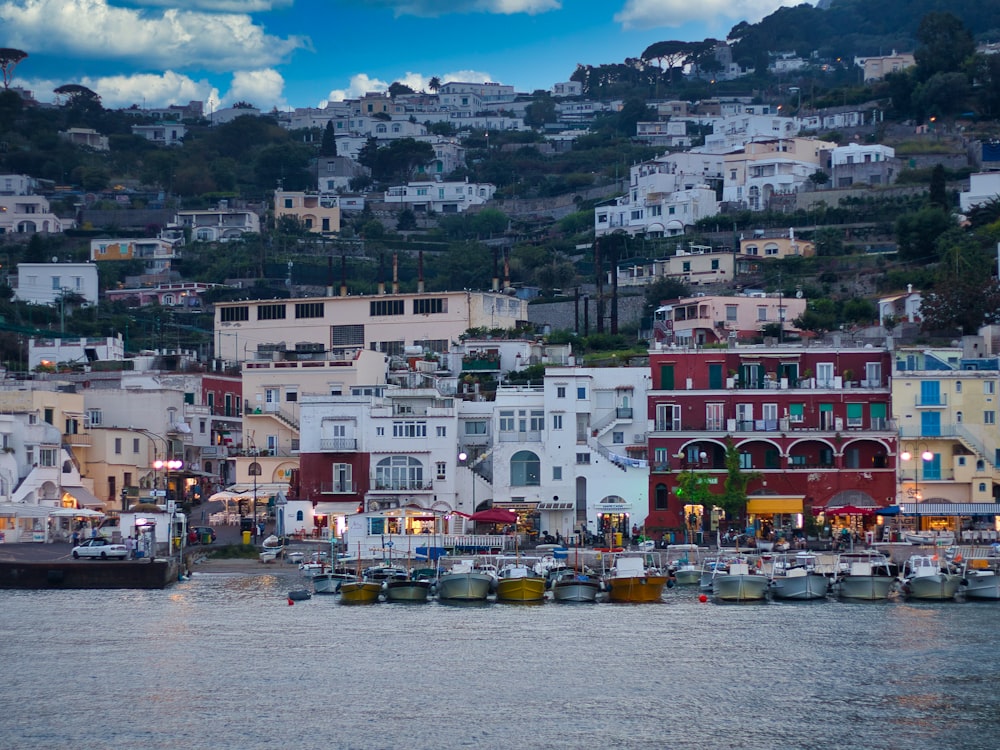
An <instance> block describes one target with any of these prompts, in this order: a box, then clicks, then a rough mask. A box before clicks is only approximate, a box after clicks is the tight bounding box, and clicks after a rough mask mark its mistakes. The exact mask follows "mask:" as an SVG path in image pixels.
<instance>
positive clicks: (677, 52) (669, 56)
mask: <svg viewBox="0 0 1000 750" xmlns="http://www.w3.org/2000/svg"><path fill="white" fill-rule="evenodd" d="M696 51H701V46H700V45H698V44H697V43H696V42H681V41H667V42H654V43H653V44H651V45H649V46H648V47H646V49H645V50H644V51H643V53H642V54H641V55H640V56H639V57H640V59H642V60H643V61H647V62H648V61H651V60H656V61H657V63H658V64H659V66H660V69H661V70H662V69H663V63H664V62H665V63H666V68H667V74H668V77H669V78H670V84H671V85H673V83H674V68H680V67H683V66H684V64H685V63H686V62H687V61H688V59H689V58H690V57H691V55H692V53H694V52H696Z"/></svg>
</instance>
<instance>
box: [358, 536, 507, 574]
mask: <svg viewBox="0 0 1000 750" xmlns="http://www.w3.org/2000/svg"><path fill="white" fill-rule="evenodd" d="M514 541H515V537H514V536H513V535H506V534H379V535H377V536H374V535H373V536H368V535H362V536H351V535H350V534H349V535H348V536H347V537H346V538H345V539H344V543H345V548H346V549H347V550H348V551H349V554H352V555H356V554H357V553H358V548H359V547H360V549H361V557H362V558H365V559H369V560H371V559H380V560H388V559H390V558H391V559H395V560H403V559H405V558H406V557H407V555H415V554H416V553H417V547H443V548H444V549H446V550H448V551H449V553H450V554H462V553H463V552H465V553H476V552H480V553H488V552H502V551H504V550H507V549H513V548H514ZM390 542H391V545H390V544H389V543H390ZM442 567H445V568H447V567H450V563H448V562H445V563H444V564H443V566H442Z"/></svg>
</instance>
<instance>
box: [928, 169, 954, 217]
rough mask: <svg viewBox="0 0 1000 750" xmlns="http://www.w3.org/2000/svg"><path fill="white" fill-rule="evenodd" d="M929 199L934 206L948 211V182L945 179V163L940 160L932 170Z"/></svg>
mask: <svg viewBox="0 0 1000 750" xmlns="http://www.w3.org/2000/svg"><path fill="white" fill-rule="evenodd" d="M928 201H929V203H930V204H931V205H932V206H937V207H938V208H940V209H943V210H945V211H947V210H948V209H949V208H950V206H949V205H948V183H947V181H946V179H945V172H944V164H941V163H940V162H938V163H937V164H935V165H934V169H933V170H932V171H931V189H930V195H929V197H928Z"/></svg>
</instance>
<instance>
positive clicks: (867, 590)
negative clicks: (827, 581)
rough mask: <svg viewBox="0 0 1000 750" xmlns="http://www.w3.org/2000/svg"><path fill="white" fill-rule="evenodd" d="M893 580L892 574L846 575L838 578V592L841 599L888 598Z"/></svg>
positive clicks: (873, 599) (866, 599)
mask: <svg viewBox="0 0 1000 750" xmlns="http://www.w3.org/2000/svg"><path fill="white" fill-rule="evenodd" d="M895 580H896V579H895V578H893V577H892V576H861V575H858V576H852V575H846V576H843V577H842V578H841V579H840V584H839V587H838V588H839V591H838V594H839V596H840V598H841V599H863V600H865V601H877V600H879V599H888V598H889V592H890V591H892V584H893V583H894V582H895Z"/></svg>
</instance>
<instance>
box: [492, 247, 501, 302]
mask: <svg viewBox="0 0 1000 750" xmlns="http://www.w3.org/2000/svg"><path fill="white" fill-rule="evenodd" d="M499 252H500V250H498V249H497V248H493V286H491V287H490V291H493V292H499V291H500V275H499V273H498V272H497V253H499Z"/></svg>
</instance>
